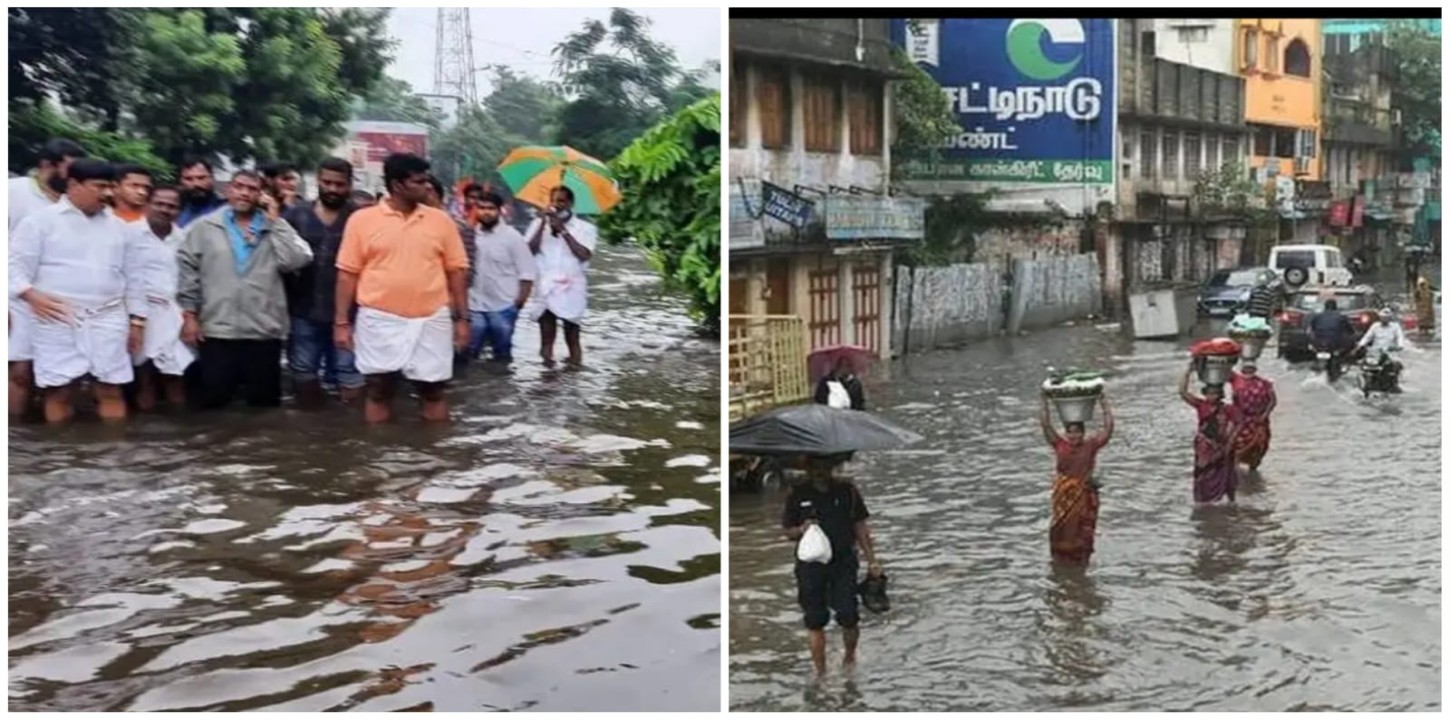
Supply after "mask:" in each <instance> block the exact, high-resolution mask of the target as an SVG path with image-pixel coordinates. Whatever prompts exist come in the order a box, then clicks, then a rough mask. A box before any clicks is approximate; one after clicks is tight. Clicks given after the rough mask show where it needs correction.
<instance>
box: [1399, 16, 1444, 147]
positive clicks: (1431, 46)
mask: <svg viewBox="0 0 1450 720" xmlns="http://www.w3.org/2000/svg"><path fill="white" fill-rule="evenodd" d="M1386 34H1387V35H1388V41H1389V47H1390V49H1391V50H1392V51H1394V53H1395V59H1396V64H1397V65H1398V68H1399V73H1400V77H1399V80H1398V81H1397V82H1396V83H1395V88H1394V92H1393V93H1392V94H1391V102H1392V103H1393V104H1394V107H1395V108H1396V109H1397V110H1399V111H1400V115H1401V118H1402V120H1401V122H1402V127H1403V128H1404V132H1405V144H1406V148H1405V149H1406V150H1407V151H1408V152H1407V155H1406V160H1408V159H1410V158H1415V157H1439V155H1440V132H1441V131H1440V123H1441V119H1442V115H1441V107H1440V102H1441V91H1442V84H1443V83H1444V80H1443V76H1442V75H1441V73H1440V61H1441V56H1440V53H1441V51H1440V36H1439V35H1438V34H1434V33H1432V32H1430V30H1429V29H1428V28H1426V27H1425V24H1424V23H1423V22H1416V21H1411V20H1399V21H1393V22H1391V23H1390V24H1389V27H1388V32H1387V33H1386ZM1406 164H1408V162H1407V163H1406Z"/></svg>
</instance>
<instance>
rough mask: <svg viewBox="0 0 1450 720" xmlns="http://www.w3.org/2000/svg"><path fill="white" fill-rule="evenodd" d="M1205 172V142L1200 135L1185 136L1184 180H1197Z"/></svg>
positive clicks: (1190, 134) (1188, 134)
mask: <svg viewBox="0 0 1450 720" xmlns="http://www.w3.org/2000/svg"><path fill="white" fill-rule="evenodd" d="M1202 172H1203V140H1202V138H1200V137H1199V136H1198V133H1186V134H1184V136H1183V179H1184V180H1197V179H1198V176H1199V175H1200V174H1201V173H1202Z"/></svg>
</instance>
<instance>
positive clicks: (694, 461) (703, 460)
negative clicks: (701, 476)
mask: <svg viewBox="0 0 1450 720" xmlns="http://www.w3.org/2000/svg"><path fill="white" fill-rule="evenodd" d="M714 462H715V460H714V459H713V458H711V457H710V456H708V455H685V456H683V457H677V458H671V459H670V460H667V461H665V467H667V468H673V467H710V465H711V464H712V463H714Z"/></svg>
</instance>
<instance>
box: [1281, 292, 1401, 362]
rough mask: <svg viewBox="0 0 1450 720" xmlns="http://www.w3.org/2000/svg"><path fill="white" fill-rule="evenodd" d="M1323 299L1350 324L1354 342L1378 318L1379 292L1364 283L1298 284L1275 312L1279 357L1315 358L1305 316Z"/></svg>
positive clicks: (1317, 309)
mask: <svg viewBox="0 0 1450 720" xmlns="http://www.w3.org/2000/svg"><path fill="white" fill-rule="evenodd" d="M1326 300H1334V302H1335V304H1336V305H1338V306H1339V312H1340V313H1341V314H1343V315H1344V316H1345V317H1347V318H1349V320H1350V322H1351V323H1353V324H1354V328H1355V335H1354V338H1353V339H1354V341H1355V342H1358V341H1359V338H1360V336H1362V335H1364V331H1365V330H1366V329H1368V328H1369V326H1370V325H1373V324H1374V323H1375V322H1376V321H1377V320H1378V319H1379V309H1380V308H1382V307H1384V301H1383V300H1382V299H1381V298H1380V295H1379V293H1378V292H1376V291H1375V289H1374V288H1372V287H1370V286H1368V285H1356V286H1353V287H1312V288H1300V289H1299V290H1296V291H1295V292H1294V293H1293V294H1291V295H1290V296H1289V302H1288V304H1287V305H1286V306H1285V308H1284V310H1283V311H1282V312H1280V313H1279V350H1278V356H1279V357H1281V358H1284V359H1286V360H1288V361H1289V362H1303V361H1306V360H1313V359H1315V357H1314V353H1313V351H1312V350H1311V348H1310V347H1309V318H1311V317H1313V316H1314V315H1315V314H1316V313H1318V312H1320V311H1321V310H1323V309H1324V301H1326Z"/></svg>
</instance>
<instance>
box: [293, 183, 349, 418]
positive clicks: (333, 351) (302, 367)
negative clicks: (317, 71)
mask: <svg viewBox="0 0 1450 720" xmlns="http://www.w3.org/2000/svg"><path fill="white" fill-rule="evenodd" d="M352 180H353V177H352V163H349V162H347V161H346V160H342V159H339V158H328V159H326V160H323V161H322V164H321V165H319V166H318V168H317V199H316V200H314V201H312V202H310V203H308V202H304V203H300V204H297V205H294V206H292V207H290V208H288V209H287V211H286V212H285V213H283V215H282V218H283V219H284V220H286V221H287V223H288V224H289V225H291V226H292V228H293V229H294V230H296V231H297V234H298V235H300V236H301V237H302V239H303V240H306V241H307V244H308V245H311V246H312V264H311V265H309V266H307V267H305V268H302V269H301V270H300V271H298V272H296V273H294V274H291V275H288V276H287V277H286V281H287V309H288V313H289V314H290V315H291V316H292V333H291V338H290V343H289V348H290V349H289V352H288V357H287V365H288V366H289V367H290V368H291V369H292V377H293V382H294V383H295V385H296V388H295V389H296V394H297V401H298V402H299V403H301V404H302V405H303V406H305V407H316V406H318V405H320V404H321V403H322V398H323V395H322V381H323V380H324V379H325V380H326V381H327V383H328V384H329V385H335V386H336V387H337V390H338V395H339V396H340V397H341V398H342V401H343V402H345V403H349V404H351V403H352V402H355V401H356V400H357V399H358V398H359V397H361V396H362V388H363V376H362V373H360V372H358V369H357V361H356V360H355V359H354V357H353V353H352V351H350V350H344V349H342V348H339V347H337V346H335V345H334V344H333V342H332V321H333V317H332V313H333V306H334V302H335V295H336V293H337V248H338V246H339V245H340V244H341V243H342V230H343V228H345V227H347V219H348V218H349V217H350V216H351V215H352V213H353V211H354V210H356V209H357V206H356V205H354V204H353V200H352Z"/></svg>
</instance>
